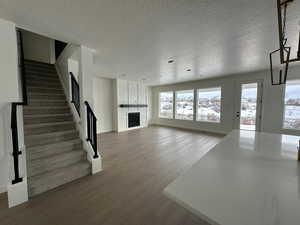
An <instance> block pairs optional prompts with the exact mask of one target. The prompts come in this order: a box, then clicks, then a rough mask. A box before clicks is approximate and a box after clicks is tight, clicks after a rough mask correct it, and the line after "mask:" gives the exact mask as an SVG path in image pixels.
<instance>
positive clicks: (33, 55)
mask: <svg viewBox="0 0 300 225" xmlns="http://www.w3.org/2000/svg"><path fill="white" fill-rule="evenodd" d="M22 34H23V47H24V58H25V59H29V60H34V61H39V62H44V63H52V64H53V63H54V62H55V44H54V40H53V39H50V38H47V37H44V36H41V35H38V34H35V33H32V32H29V31H24V30H23V31H22Z"/></svg>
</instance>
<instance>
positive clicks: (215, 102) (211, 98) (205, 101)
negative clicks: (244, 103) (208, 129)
mask: <svg viewBox="0 0 300 225" xmlns="http://www.w3.org/2000/svg"><path fill="white" fill-rule="evenodd" d="M197 104H198V105H197V121H205V122H215V123H219V122H220V121H221V87H216V88H208V89H198V101H197Z"/></svg>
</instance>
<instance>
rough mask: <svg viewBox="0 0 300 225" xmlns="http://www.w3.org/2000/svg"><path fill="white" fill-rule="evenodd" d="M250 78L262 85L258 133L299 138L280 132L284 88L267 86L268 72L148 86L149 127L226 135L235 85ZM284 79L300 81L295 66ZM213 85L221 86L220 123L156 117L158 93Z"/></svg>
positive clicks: (230, 123)
mask: <svg viewBox="0 0 300 225" xmlns="http://www.w3.org/2000/svg"><path fill="white" fill-rule="evenodd" d="M251 79H262V80H263V82H264V85H263V109H262V124H261V131H264V132H271V133H285V134H293V135H300V131H291V130H285V129H282V123H283V108H284V90H285V89H284V86H272V85H271V81H270V73H269V71H268V70H265V71H261V72H254V73H248V74H241V75H232V76H226V77H219V78H213V79H206V80H198V81H192V82H185V83H178V84H173V85H164V86H156V87H152V91H153V98H152V102H153V112H152V118H153V119H152V124H157V125H166V126H172V127H179V128H187V129H193V130H200V131H208V132H215V133H223V134H227V133H228V132H230V131H231V130H232V129H234V121H235V112H236V109H235V107H236V96H237V95H238V93H237V92H238V91H237V84H238V83H239V82H241V81H248V80H251ZM288 79H300V67H299V66H297V67H292V68H290V71H289V76H288ZM216 86H221V87H222V102H221V123H209V122H198V121H185V120H171V119H162V118H159V117H158V110H159V108H158V107H159V92H162V91H178V90H189V89H197V88H209V87H216Z"/></svg>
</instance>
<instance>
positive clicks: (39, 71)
mask: <svg viewBox="0 0 300 225" xmlns="http://www.w3.org/2000/svg"><path fill="white" fill-rule="evenodd" d="M25 73H26V75H27V74H34V75H38V76H50V77H57V72H56V70H55V69H39V68H32V69H26V70H25Z"/></svg>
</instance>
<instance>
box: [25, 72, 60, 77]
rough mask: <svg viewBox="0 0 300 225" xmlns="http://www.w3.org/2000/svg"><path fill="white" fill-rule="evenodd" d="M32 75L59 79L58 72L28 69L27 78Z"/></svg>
mask: <svg viewBox="0 0 300 225" xmlns="http://www.w3.org/2000/svg"><path fill="white" fill-rule="evenodd" d="M30 77H43V78H45V79H59V78H58V75H57V73H52V72H41V71H27V72H26V78H27V79H29V78H30Z"/></svg>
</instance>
